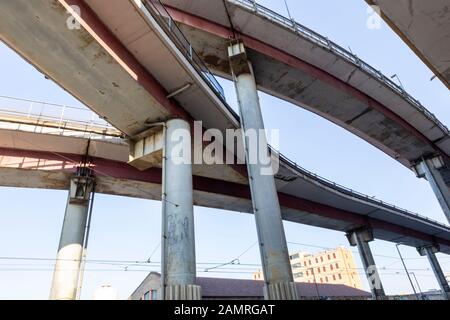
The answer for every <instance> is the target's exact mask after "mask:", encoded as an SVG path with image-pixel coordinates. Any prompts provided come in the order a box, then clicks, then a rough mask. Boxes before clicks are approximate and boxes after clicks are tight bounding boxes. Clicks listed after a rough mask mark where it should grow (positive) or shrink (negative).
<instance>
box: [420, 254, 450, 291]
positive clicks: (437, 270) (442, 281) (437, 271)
mask: <svg viewBox="0 0 450 320" xmlns="http://www.w3.org/2000/svg"><path fill="white" fill-rule="evenodd" d="M435 251H437V250H436V249H435V248H434V247H433V246H426V247H423V248H422V252H423V254H426V256H427V258H428V261H429V262H430V264H431V268H432V269H433V272H434V275H435V276H436V280H437V282H438V283H439V286H440V287H441V292H442V296H443V298H444V299H445V300H450V286H449V285H448V282H447V279H446V278H445V275H444V272H442V268H441V265H440V264H439V261H438V259H437V258H436V254H435Z"/></svg>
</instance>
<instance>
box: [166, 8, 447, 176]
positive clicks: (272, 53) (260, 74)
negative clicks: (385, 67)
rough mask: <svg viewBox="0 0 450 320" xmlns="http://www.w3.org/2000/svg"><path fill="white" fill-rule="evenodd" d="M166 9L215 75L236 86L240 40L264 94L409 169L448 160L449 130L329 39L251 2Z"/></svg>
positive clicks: (397, 88) (415, 102) (394, 85)
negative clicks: (231, 50)
mask: <svg viewBox="0 0 450 320" xmlns="http://www.w3.org/2000/svg"><path fill="white" fill-rule="evenodd" d="M164 3H165V4H166V5H167V6H169V12H170V14H171V16H172V17H173V19H174V20H176V21H177V22H178V23H179V24H180V28H181V30H182V31H183V33H184V34H185V35H186V37H187V38H188V39H189V41H190V42H191V44H192V45H193V46H194V48H195V50H196V52H197V53H198V54H199V55H200V56H201V57H202V59H203V60H204V61H206V62H207V63H208V66H209V67H210V68H211V70H212V71H213V72H215V73H216V74H218V75H220V76H223V77H226V78H230V75H231V73H230V68H229V65H228V58H227V51H226V48H227V46H228V42H229V39H230V38H232V37H238V38H240V39H242V41H243V42H244V44H245V45H246V46H247V48H248V51H249V53H248V54H249V56H250V59H251V61H252V62H253V65H254V69H255V77H256V81H257V84H258V86H259V89H260V90H262V91H264V92H266V93H268V94H271V95H274V96H276V97H278V98H281V99H284V100H286V101H289V102H291V103H294V104H296V105H298V106H300V107H302V108H306V109H307V110H310V111H312V112H315V113H317V114H318V115H320V116H322V117H324V118H326V119H328V120H330V121H332V122H334V123H336V124H338V125H340V126H342V127H343V128H345V129H347V130H349V131H350V132H352V133H354V134H356V135H358V136H359V137H361V138H362V139H364V140H366V141H367V142H369V143H371V144H372V145H374V146H376V147H378V148H379V149H381V150H382V151H384V152H385V153H386V154H388V155H390V156H391V157H393V158H394V159H396V160H397V161H399V162H401V163H402V164H404V165H405V166H407V167H408V168H411V167H412V166H413V165H414V164H415V163H416V162H418V161H420V160H421V158H422V157H428V156H430V155H435V154H440V155H442V156H443V157H444V158H445V159H446V160H448V155H449V154H450V135H449V131H448V129H447V127H446V126H445V125H443V124H442V123H441V122H440V121H439V120H438V119H436V117H435V116H434V115H433V114H431V113H430V112H429V111H428V110H426V108H425V107H424V106H422V105H421V104H420V102H418V101H417V100H415V99H414V98H413V97H412V96H411V95H409V94H408V93H407V92H405V91H404V90H403V89H402V88H401V87H399V86H398V85H396V84H395V83H393V82H392V81H391V80H390V79H389V78H387V77H386V76H384V75H383V74H382V73H381V72H380V71H378V70H376V69H374V68H372V67H371V66H370V65H369V64H368V63H366V62H364V61H362V60H361V59H359V58H358V57H357V56H356V55H354V54H352V53H350V52H349V51H347V50H346V49H344V48H342V47H341V46H339V45H337V44H335V43H333V42H332V41H330V40H329V39H327V38H325V37H323V36H321V35H319V34H317V33H315V32H314V31H312V30H310V29H308V28H307V27H305V26H303V25H301V24H299V23H296V22H294V21H292V20H290V19H288V18H286V17H283V16H281V15H279V14H277V13H276V12H273V11H271V10H270V9H268V8H265V7H263V6H261V5H259V4H257V3H255V2H254V1H250V0H227V1H225V2H223V1H219V0H212V1H207V0H196V1H192V0H167V1H165V2H164ZM224 3H225V4H226V6H224ZM444 52H445V51H444ZM442 171H443V174H445V175H447V174H448V172H447V171H448V169H443V170H442ZM444 171H445V172H444ZM449 183H450V182H449Z"/></svg>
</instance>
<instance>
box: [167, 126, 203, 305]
mask: <svg viewBox="0 0 450 320" xmlns="http://www.w3.org/2000/svg"><path fill="white" fill-rule="evenodd" d="M164 136H165V137H164V138H165V139H164V140H165V144H164V150H163V161H164V162H163V169H162V170H163V176H162V199H161V201H162V250H161V255H162V258H161V261H162V265H161V269H162V273H161V274H162V296H163V297H164V299H168V300H185V299H189V300H198V299H200V298H201V290H200V287H198V286H196V285H195V278H196V263H195V233H194V205H193V187H192V157H191V130H190V126H189V123H188V122H186V121H184V120H181V119H173V120H169V121H167V123H166V128H165V134H164Z"/></svg>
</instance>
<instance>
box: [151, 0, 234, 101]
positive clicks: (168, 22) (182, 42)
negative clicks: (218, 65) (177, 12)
mask: <svg viewBox="0 0 450 320" xmlns="http://www.w3.org/2000/svg"><path fill="white" fill-rule="evenodd" d="M143 4H144V6H145V7H146V8H147V10H149V12H150V14H152V16H153V18H155V19H156V21H157V22H158V23H159V25H160V27H161V28H163V29H164V31H165V32H166V34H167V36H168V37H169V38H170V39H171V40H172V42H173V43H174V44H175V45H176V46H177V48H178V49H179V50H180V51H181V53H182V54H183V55H184V56H185V58H187V59H188V60H189V61H190V62H191V64H192V66H193V67H194V68H195V69H196V70H197V72H198V73H199V74H200V76H201V77H202V78H203V80H205V82H206V83H207V84H208V85H209V86H210V87H211V89H212V90H213V91H215V92H216V93H218V94H219V97H220V98H221V100H222V101H224V102H226V100H225V92H224V90H223V88H222V86H221V85H220V84H219V82H218V81H217V79H216V78H215V76H214V75H213V74H212V72H211V71H210V70H209V69H208V67H207V66H206V64H205V63H204V62H203V60H202V59H201V58H200V56H199V55H198V54H197V53H196V52H195V50H194V48H193V47H192V45H191V44H190V42H189V41H188V40H187V39H186V37H185V36H184V34H183V32H181V30H180V28H178V25H177V24H176V23H175V20H174V19H173V18H172V17H171V16H170V14H169V12H168V11H167V9H166V7H165V6H164V4H163V3H162V2H161V1H160V0H149V1H143Z"/></svg>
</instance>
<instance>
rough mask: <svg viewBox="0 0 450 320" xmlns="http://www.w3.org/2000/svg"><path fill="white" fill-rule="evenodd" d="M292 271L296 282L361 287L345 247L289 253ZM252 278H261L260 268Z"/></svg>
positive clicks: (356, 271) (359, 279)
mask: <svg viewBox="0 0 450 320" xmlns="http://www.w3.org/2000/svg"><path fill="white" fill-rule="evenodd" d="M290 259H291V266H292V273H293V275H294V280H295V281H296V282H305V283H317V284H342V285H345V286H348V287H352V288H356V289H362V284H361V277H360V275H359V272H358V269H356V264H355V260H354V258H353V254H352V252H351V251H350V250H349V249H347V248H345V247H338V248H336V249H334V250H328V251H322V252H319V253H316V254H310V253H307V252H297V253H294V254H291V255H290ZM253 280H263V274H262V272H261V271H260V270H258V271H257V272H255V273H254V274H253Z"/></svg>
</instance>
